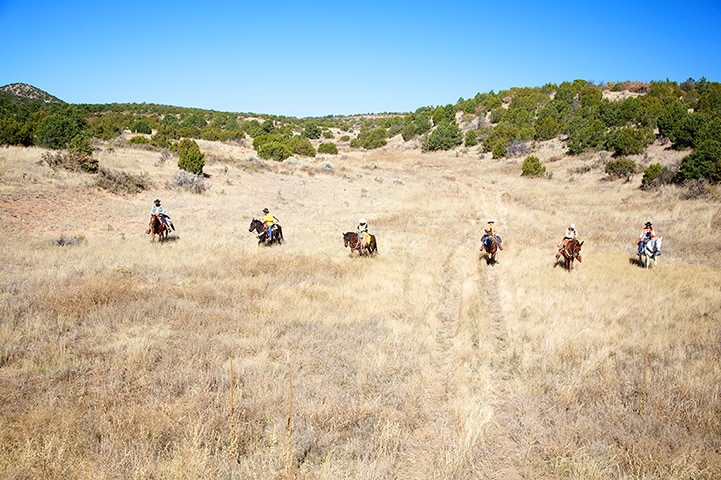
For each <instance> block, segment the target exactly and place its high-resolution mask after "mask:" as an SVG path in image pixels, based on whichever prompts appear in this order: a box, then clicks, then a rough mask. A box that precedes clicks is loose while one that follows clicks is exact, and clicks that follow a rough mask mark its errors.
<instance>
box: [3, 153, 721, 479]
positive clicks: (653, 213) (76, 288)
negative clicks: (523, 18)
mask: <svg viewBox="0 0 721 480" xmlns="http://www.w3.org/2000/svg"><path fill="white" fill-rule="evenodd" d="M38 152H39V151H36V150H23V149H4V150H2V152H1V153H0V158H3V161H2V172H3V175H2V177H0V180H2V185H1V186H2V189H1V191H2V193H3V195H5V196H9V195H13V194H14V195H20V194H22V195H23V196H22V199H23V201H24V202H28V207H27V208H25V209H24V210H23V208H20V207H17V209H16V210H12V212H13V213H18V212H25V213H26V215H25V217H22V216H21V217H18V218H17V219H16V218H15V217H10V216H9V214H7V213H6V212H3V218H2V221H3V225H7V226H11V227H13V228H11V229H9V230H8V231H11V232H13V233H12V235H6V236H5V237H4V238H3V242H2V246H3V248H2V249H1V250H0V265H2V267H1V268H2V270H0V272H2V275H1V276H0V319H1V320H0V322H1V323H0V412H1V413H2V414H1V415H0V439H1V441H0V472H2V476H3V477H6V478H120V477H122V478H149V477H151V476H152V477H153V478H282V477H287V476H297V477H299V478H328V479H331V478H332V479H336V478H410V476H411V475H412V476H414V477H416V478H468V479H470V478H494V477H498V476H502V475H504V474H505V475H513V474H516V475H521V476H522V477H523V478H598V479H601V478H715V477H718V476H719V475H721V459H720V456H719V453H718V452H719V448H721V445H720V444H719V443H720V441H719V438H721V425H719V420H718V419H719V418H721V400H720V398H719V393H720V392H719V388H720V387H719V385H720V384H721V383H720V382H719V380H721V371H720V368H721V367H719V364H720V363H719V360H720V358H719V357H720V354H721V352H720V348H719V338H720V335H721V333H720V332H721V330H720V329H721V326H720V325H721V322H720V320H721V318H720V314H719V312H718V308H717V306H718V305H719V304H720V303H721V275H720V274H719V260H721V258H720V256H719V255H720V254H719V240H718V239H717V237H716V235H715V232H714V231H715V229H716V228H717V227H718V225H719V224H720V223H721V213H720V212H721V205H719V203H718V202H717V201H714V200H712V199H696V200H685V199H683V198H682V195H681V193H680V192H679V191H678V190H675V189H674V188H668V189H666V190H664V191H661V192H650V193H643V192H641V191H640V190H638V188H637V187H638V185H637V184H633V183H623V182H601V181H599V179H600V176H601V174H600V172H598V171H597V170H591V171H590V172H588V173H585V174H582V175H575V178H574V179H573V180H572V181H569V177H570V175H568V174H567V173H566V169H570V168H575V166H576V164H577V163H579V162H580V160H561V161H557V162H554V163H552V164H550V165H549V170H551V171H553V172H554V176H553V178H552V179H550V180H545V179H544V180H529V179H526V178H521V177H520V161H494V160H490V159H488V157H486V159H485V160H478V157H477V155H470V154H469V155H467V156H460V157H455V156H452V155H451V156H448V155H442V154H432V155H431V154H420V153H417V152H416V153H413V152H400V153H396V154H390V153H383V152H376V153H371V152H364V153H356V154H350V155H346V156H345V157H344V158H340V156H339V157H331V159H330V161H331V162H332V163H333V167H332V169H330V170H329V171H328V170H327V169H326V170H324V169H322V168H320V167H319V164H320V162H322V161H323V160H322V159H317V160H313V161H310V162H309V163H310V164H311V167H312V168H301V167H300V166H298V165H288V164H274V163H263V162H261V163H255V162H252V161H250V160H245V159H244V158H245V156H248V153H247V152H241V153H238V152H235V151H234V150H229V151H228V152H225V151H224V152H223V156H224V157H225V158H226V159H225V160H224V161H219V162H214V163H210V164H209V165H208V167H207V168H206V170H207V171H208V173H209V174H210V177H209V178H208V180H207V181H208V182H209V183H210V184H211V188H210V189H209V190H208V192H207V193H206V194H204V195H194V194H191V193H188V192H184V191H182V190H178V189H172V188H170V187H169V186H168V183H169V182H170V180H171V178H172V175H173V174H174V172H175V166H174V165H173V164H172V162H166V163H159V162H158V157H159V155H158V154H157V153H156V152H149V151H136V150H131V149H120V148H118V149H116V150H115V151H108V150H104V151H103V152H101V164H102V163H105V164H106V165H108V166H110V167H111V168H118V169H126V170H127V171H132V172H145V171H147V172H148V175H149V176H150V178H151V179H152V181H153V184H154V187H153V189H152V190H150V191H148V192H144V193H142V194H139V195H137V196H126V197H118V196H114V195H110V194H107V193H105V192H103V191H100V190H98V189H97V188H96V187H93V186H92V182H91V180H90V177H89V176H79V175H75V174H69V173H64V172H52V171H50V170H49V169H47V167H44V166H42V165H37V163H36V160H37V157H38V156H39V153H38ZM234 155H235V158H236V159H235V160H234V159H233V156H234ZM23 173H25V174H26V175H25V176H24V177H23ZM395 178H401V179H402V180H403V182H404V184H396V183H393V179H395ZM37 192H45V194H46V195H49V194H50V193H57V194H58V195H68V196H70V197H72V199H73V200H72V201H69V202H68V203H67V207H66V208H64V209H57V208H56V209H54V210H52V215H46V216H43V215H41V213H39V212H41V211H42V210H43V209H44V208H50V207H51V205H48V204H47V202H46V203H43V201H42V198H41V199H37V198H38V197H37ZM155 197H160V198H162V199H163V203H164V205H166V208H168V212H169V214H170V215H171V216H172V218H173V220H174V222H175V223H176V226H177V227H178V230H177V231H176V232H175V233H174V234H173V235H171V239H170V241H169V242H167V243H164V244H162V245H159V244H155V245H151V244H150V239H149V237H148V236H146V235H145V234H144V230H145V228H146V225H147V220H148V210H149V208H150V205H151V201H152V199H154V198H155ZM18 198H20V197H18ZM62 198H64V197H62ZM33 199H37V200H33ZM4 205H11V204H10V203H7V204H4ZM15 205H16V206H17V202H15ZM16 206H14V207H12V208H16ZM30 207H32V208H30ZM263 207H269V208H270V209H271V210H272V211H273V213H275V214H276V216H278V217H279V218H280V219H281V221H282V223H283V227H284V231H285V236H286V240H287V242H286V244H285V245H282V246H280V247H277V248H259V247H258V246H257V245H256V240H255V238H254V235H253V234H251V233H249V232H248V224H249V222H250V219H251V218H252V217H253V216H254V215H258V214H259V212H260V210H261V209H262V208H263ZM8 208H10V207H8ZM40 217H43V220H42V221H40ZM359 217H365V218H366V219H367V220H368V222H369V225H370V228H371V232H372V233H374V234H375V235H376V236H377V238H378V243H379V251H380V253H379V255H378V256H376V257H373V258H358V255H357V253H356V254H353V255H352V256H351V254H350V252H349V250H348V249H345V248H343V243H342V232H344V231H348V230H353V229H354V228H355V225H356V223H357V221H358V218H359ZM488 219H495V220H496V222H497V223H496V224H497V226H498V229H499V233H500V235H501V236H502V237H503V239H504V250H503V251H502V252H500V254H499V263H498V264H497V265H495V266H488V265H486V262H485V261H483V260H482V258H481V255H480V252H479V251H478V248H479V247H480V241H479V239H480V236H481V233H482V229H483V226H484V224H485V221H486V220H488ZM647 220H651V221H653V222H654V224H655V225H656V227H657V230H658V231H659V234H661V235H663V236H664V247H665V248H664V254H663V255H662V257H661V259H660V262H659V265H658V267H656V268H652V269H650V270H646V269H643V268H641V267H640V266H639V265H638V264H636V263H635V256H634V251H635V239H636V237H637V235H638V232H639V231H640V227H641V226H642V225H643V223H644V222H645V221H647ZM23 222H25V223H23ZM570 222H574V223H576V225H577V227H578V229H579V232H580V235H581V239H583V240H585V241H586V243H585V244H584V247H583V251H582V255H583V261H582V263H581V264H577V266H576V269H575V270H574V271H573V272H571V273H568V272H565V271H563V269H562V268H561V267H560V265H557V264H556V262H555V260H554V253H555V244H556V242H557V241H558V240H559V238H560V236H561V235H562V234H563V231H564V229H565V227H566V226H567V224H568V223H570ZM31 226H32V227H37V228H30V227H31ZM41 227H42V228H41ZM24 229H25V230H24ZM61 233H64V234H66V235H77V236H82V237H83V239H84V240H83V241H81V242H80V243H79V244H78V245H74V246H65V247H61V246H58V245H57V244H56V243H55V240H57V238H58V237H59V236H60V234H61ZM691 233H692V234H691ZM231 361H232V363H233V373H234V377H233V381H232V385H233V397H234V402H233V414H232V415H231V401H230V399H231V390H230V388H231V379H230V362H231ZM291 372H292V382H291V385H292V390H290V389H289V374H290V373H291ZM291 394H292V409H291V419H292V432H293V433H292V437H291V441H290V442H287V439H286V432H287V428H288V424H287V416H288V408H289V407H288V404H289V395H291ZM288 449H289V450H290V456H289V457H288V456H287V455H286V454H287V450H288ZM287 458H290V460H291V461H290V464H289V463H288V461H287Z"/></svg>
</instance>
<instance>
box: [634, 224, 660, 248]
mask: <svg viewBox="0 0 721 480" xmlns="http://www.w3.org/2000/svg"><path fill="white" fill-rule="evenodd" d="M652 238H656V232H655V231H654V230H653V224H652V223H651V222H646V224H645V225H644V226H643V230H642V231H641V236H639V237H638V244H637V245H638V254H639V255H641V252H642V251H643V248H644V247H645V246H646V243H647V242H648V241H649V240H651V239H652Z"/></svg>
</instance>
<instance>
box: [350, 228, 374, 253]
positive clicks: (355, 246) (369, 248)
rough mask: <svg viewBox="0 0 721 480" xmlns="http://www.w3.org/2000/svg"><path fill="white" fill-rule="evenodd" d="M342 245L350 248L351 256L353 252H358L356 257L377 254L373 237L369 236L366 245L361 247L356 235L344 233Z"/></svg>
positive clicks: (361, 244) (361, 243)
mask: <svg viewBox="0 0 721 480" xmlns="http://www.w3.org/2000/svg"><path fill="white" fill-rule="evenodd" d="M343 244H344V245H343V246H345V247H350V253H351V255H353V250H358V255H374V254H376V253H378V244H377V243H376V236H375V235H370V240H369V241H368V245H363V242H361V240H360V238H359V237H358V234H357V233H355V232H345V233H344V234H343Z"/></svg>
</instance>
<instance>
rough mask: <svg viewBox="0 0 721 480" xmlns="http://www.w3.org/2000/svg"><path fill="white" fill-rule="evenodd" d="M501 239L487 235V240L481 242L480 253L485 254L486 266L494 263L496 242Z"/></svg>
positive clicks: (496, 248) (496, 249)
mask: <svg viewBox="0 0 721 480" xmlns="http://www.w3.org/2000/svg"><path fill="white" fill-rule="evenodd" d="M500 239H501V237H498V238H496V235H488V240H487V241H485V242H483V245H482V246H481V251H485V252H486V265H491V264H494V263H496V252H497V251H498V246H499V244H498V241H499V240H500Z"/></svg>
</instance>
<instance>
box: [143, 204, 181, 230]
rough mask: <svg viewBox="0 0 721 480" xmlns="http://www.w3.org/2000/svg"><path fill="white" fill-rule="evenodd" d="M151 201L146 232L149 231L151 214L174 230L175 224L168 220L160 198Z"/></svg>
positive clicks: (151, 221) (151, 220)
mask: <svg viewBox="0 0 721 480" xmlns="http://www.w3.org/2000/svg"><path fill="white" fill-rule="evenodd" d="M153 203H154V205H153V206H152V208H151V209H150V224H149V225H148V232H150V227H151V226H152V224H153V215H155V216H156V217H158V218H159V219H160V220H161V221H162V222H163V223H164V224H165V226H166V227H168V228H172V229H173V230H175V226H174V225H173V222H171V221H170V217H168V216H167V215H166V214H165V207H163V206H162V205H161V204H160V199H158V198H156V199H155V202H153Z"/></svg>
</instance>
